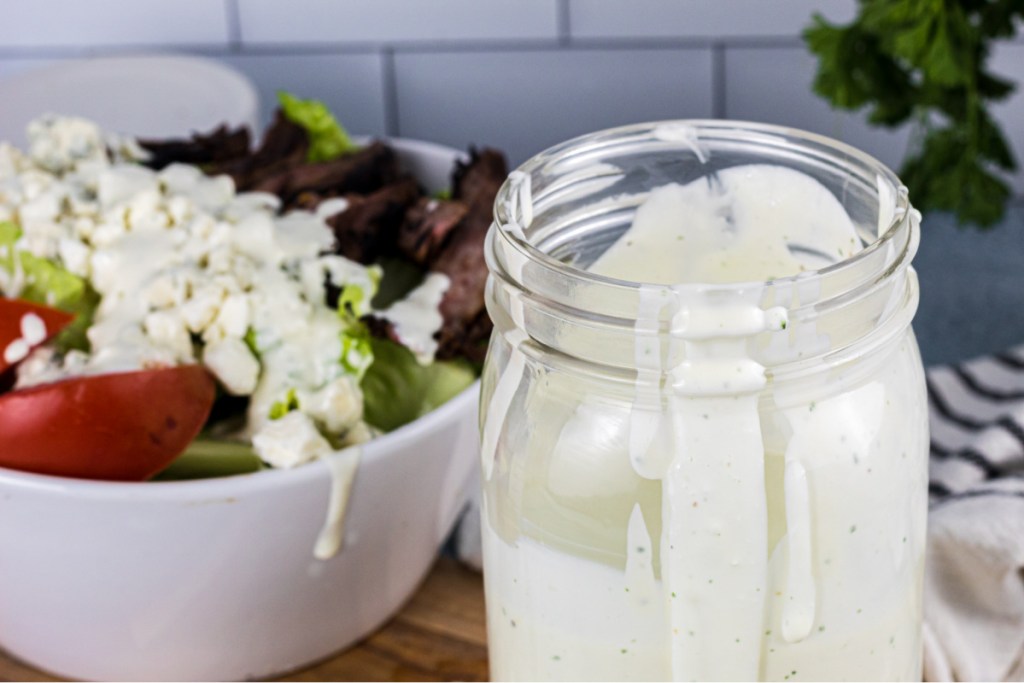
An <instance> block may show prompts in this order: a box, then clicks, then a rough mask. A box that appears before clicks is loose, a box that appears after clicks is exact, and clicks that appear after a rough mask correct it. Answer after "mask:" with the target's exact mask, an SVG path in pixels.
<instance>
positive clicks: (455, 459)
mask: <svg viewBox="0 0 1024 683" xmlns="http://www.w3.org/2000/svg"><path fill="white" fill-rule="evenodd" d="M392 142H393V144H394V145H395V147H396V148H397V149H398V150H399V153H400V154H401V155H402V156H403V157H404V158H405V159H406V161H407V168H411V170H413V172H414V173H416V174H417V176H418V177H419V178H420V179H421V180H422V181H423V182H424V183H425V184H426V185H427V186H428V187H431V188H433V189H437V188H440V187H444V186H446V185H447V177H448V174H449V172H450V170H451V164H452V162H453V160H454V158H455V157H456V155H457V152H455V151H454V150H451V149H448V148H443V147H440V146H437V145H431V144H428V143H419V142H411V141H401V140H398V141H392ZM478 393H479V388H478V385H477V384H474V385H473V386H472V387H470V388H469V389H467V390H465V391H464V392H462V393H461V394H459V395H458V396H457V397H455V398H454V399H452V400H451V401H449V402H448V403H446V404H445V405H443V406H441V407H440V408H438V409H437V410H435V411H433V412H432V413H430V414H429V415H427V416H425V417H423V418H421V419H419V420H417V421H415V422H413V423H411V424H409V425H406V426H405V427H402V428H401V429H398V430H396V431H394V432H392V433H390V434H387V435H385V436H383V437H381V438H379V439H376V440H374V441H372V442H370V443H369V444H366V446H365V447H364V449H363V455H362V458H361V462H360V465H359V470H358V472H357V474H356V477H355V482H354V484H353V487H352V493H351V497H350V499H349V508H348V516H347V518H346V523H345V539H344V545H343V547H342V549H341V551H340V552H339V553H338V554H337V555H336V556H334V557H333V558H331V559H328V560H325V561H322V560H318V559H316V558H314V556H313V547H314V545H315V543H316V539H317V536H318V534H319V532H320V530H321V528H322V527H323V525H324V521H325V519H326V514H327V506H328V498H329V493H330V490H331V476H330V473H329V472H328V468H327V465H326V464H325V463H323V462H314V463H311V464H308V465H304V466H301V467H298V468H296V469H294V470H265V471H262V472H258V473H255V474H251V475H244V476H238V477H229V478H223V479H206V480H197V481H186V482H162V483H141V484H138V483H136V484H126V483H107V482H91V481H82V480H74V479H65V478H60V477H48V476H41V475H34V474H26V473H23V472H15V471H12V470H5V469H0V647H2V648H4V649H5V650H7V651H8V652H10V653H11V654H12V655H14V656H15V657H17V658H19V659H21V660H23V661H25V662H27V663H29V664H32V665H34V666H37V667H39V668H41V669H44V670H47V671H50V672H53V673H56V674H60V675H63V676H68V677H74V678H90V679H103V680H152V679H165V680H167V679H169V680H190V679H202V680H226V679H249V678H266V677H271V676H274V675H275V674H280V673H283V672H286V671H289V670H293V669H297V668H300V667H303V666H305V665H307V664H310V663H312V662H315V661H316V660H319V659H322V658H324V657H326V656H328V655H330V654H331V653H333V652H336V651H338V650H340V649H342V648H344V647H346V646H348V645H350V644H352V643H353V642H355V641H356V640H358V639H359V638H361V637H363V636H365V635H366V634H368V633H369V632H371V631H372V630H373V629H375V628H376V627H377V626H379V625H380V624H382V623H383V622H384V621H385V620H387V619H388V617H390V616H391V615H392V614H394V612H395V611H396V610H397V609H398V608H399V607H400V606H401V605H402V604H403V603H404V602H405V601H406V599H407V598H408V597H409V596H410V595H411V594H412V592H413V591H414V590H415V588H416V587H417V585H418V584H419V582H420V581H421V580H422V578H423V577H424V575H425V573H426V572H427V570H428V569H429V568H430V566H431V564H432V562H433V560H434V558H435V556H436V554H437V551H438V548H439V546H440V544H441V543H442V542H443V541H444V539H445V538H446V536H447V535H448V533H449V532H450V530H451V528H452V525H453V523H454V521H455V519H456V517H457V516H458V513H459V512H460V510H461V509H462V508H463V506H464V504H465V499H466V490H467V484H468V483H469V482H470V481H471V476H472V474H473V472H474V470H475V467H476V459H477V457H478V455H477V454H478V445H477V444H478V441H477V399H478Z"/></svg>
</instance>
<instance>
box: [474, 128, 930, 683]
mask: <svg viewBox="0 0 1024 683" xmlns="http://www.w3.org/2000/svg"><path fill="white" fill-rule="evenodd" d="M749 164H767V165H771V166H780V167H784V168H788V169H793V170H795V171H799V172H800V173H802V174H806V175H807V176H810V177H811V178H813V179H814V180H815V181H817V183H820V185H815V187H819V188H820V187H821V186H823V187H824V188H825V189H826V190H827V192H826V194H829V195H831V196H832V197H834V198H835V200H837V201H838V203H839V205H841V207H842V209H844V210H845V212H846V214H848V216H849V219H850V221H851V224H852V226H853V227H852V229H854V230H855V237H852V238H851V239H850V241H851V242H854V244H851V245H850V248H849V249H846V250H842V249H840V250H837V251H836V252H835V253H831V254H829V253H822V252H821V251H819V250H815V249H814V248H812V247H809V246H807V245H806V244H799V243H788V244H787V247H788V249H789V251H790V252H791V253H792V254H793V255H795V256H798V257H799V258H800V259H801V263H805V264H810V265H808V266H807V267H806V270H805V271H804V272H799V273H796V274H793V275H789V276H786V277H775V278H774V279H768V278H764V279H761V280H759V281H751V282H727V283H707V282H692V283H689V284H681V285H678V284H673V285H659V284H644V283H643V282H642V280H643V278H642V277H639V278H636V279H637V280H639V281H627V280H621V279H615V278H612V277H607V276H603V275H599V274H596V273H594V272H589V271H588V268H590V267H591V266H592V265H593V264H594V263H595V261H596V260H597V259H598V257H600V256H602V254H604V252H606V251H607V250H608V249H609V248H610V246H611V245H613V244H614V243H615V242H616V241H617V240H618V238H619V237H620V236H622V235H623V234H624V232H625V231H626V230H627V229H629V228H630V226H631V225H632V223H633V220H634V216H635V215H636V213H637V210H638V207H639V206H641V205H642V204H643V203H644V201H645V200H646V199H647V198H648V197H649V196H650V195H651V193H652V191H654V190H656V189H657V188H659V187H662V186H664V185H666V184H668V183H683V184H685V183H691V184H692V183H693V182H694V181H696V180H698V179H702V178H703V179H705V180H704V181H706V182H707V183H708V187H709V188H713V187H715V186H716V185H719V184H721V179H722V178H725V177H726V175H728V169H730V168H732V167H739V166H742V165H749ZM732 177H735V175H734V176H732ZM704 181H702V182H704ZM812 199H813V200H812ZM820 199H821V198H820V197H818V198H817V199H814V198H812V197H810V196H808V197H807V202H806V205H805V206H802V207H801V208H800V209H799V211H800V212H804V213H806V212H817V211H819V209H820V206H821V201H820ZM765 201H770V197H767V196H766V198H765ZM829 201H832V200H831V199H829ZM812 218H813V216H812ZM677 220H678V221H686V220H687V216H686V215H679V216H678V217H677ZM919 221H920V215H919V214H918V213H917V212H916V211H915V210H913V208H912V207H911V206H910V204H909V202H908V199H907V193H906V190H905V188H903V187H902V186H901V185H900V183H899V180H898V178H896V176H895V175H894V174H893V173H892V172H891V171H890V170H889V169H887V168H886V167H884V166H883V165H882V164H880V163H879V162H877V161H876V160H874V159H872V158H871V157H869V156H867V155H865V154H863V153H861V152H859V151H857V150H855V149H853V148H851V147H848V146H846V145H844V144H841V143H838V142H836V141H833V140H829V139H827V138H823V137H821V136H818V135H813V134H809V133H804V132H800V131H796V130H793V129H789V128H781V127H774V126H767V125H757V124H747V123H735V122H729V121H687V122H666V123H660V124H643V125H636V126H628V127H624V128H617V129H613V130H609V131H604V132H599V133H595V134H592V135H588V136H584V137H581V138H577V139H575V140H571V141H569V142H566V143H563V144H561V145H559V146H556V147H553V148H551V149H549V150H548V151H546V152H544V153H542V154H539V155H538V156H536V157H534V158H532V159H531V160H529V161H527V162H526V163H525V164H523V165H522V166H521V167H520V168H519V169H518V171H516V172H514V173H512V174H511V176H510V178H509V180H508V182H506V183H505V185H504V186H503V187H502V189H501V191H500V193H499V195H498V198H497V200H496V204H495V225H494V226H493V227H492V229H491V231H490V234H489V236H488V240H487V245H486V253H487V259H488V265H489V268H490V279H489V281H488V288H487V295H486V296H487V306H488V310H489V312H490V315H491V318H492V319H493V320H494V324H495V331H494V334H493V336H492V339H491V344H490V349H489V353H488V357H487V362H486V365H485V368H484V373H483V394H482V403H481V405H482V418H481V428H482V442H483V446H482V466H483V479H484V482H483V487H484V489H483V520H482V528H483V543H484V572H485V574H484V578H485V584H486V597H487V624H488V636H489V642H490V657H491V672H492V676H493V677H494V678H495V679H496V680H800V679H811V680H836V679H853V680H907V681H909V680H915V681H919V680H921V622H922V605H921V595H922V581H923V579H922V574H923V564H924V544H925V519H926V508H927V470H926V466H927V453H928V426H927V410H926V394H925V388H924V376H923V370H922V366H921V359H920V356H919V353H918V349H917V344H916V342H915V340H914V336H913V332H912V331H911V328H910V322H911V318H912V317H913V315H914V312H915V310H916V308H917V303H918V287H917V278H916V275H915V273H914V271H913V269H912V268H911V267H910V261H911V259H912V257H913V255H914V253H915V251H916V249H917V244H918V239H919ZM766 229H767V228H766ZM851 234H853V233H851ZM636 265H637V268H636V272H640V273H643V272H644V269H645V268H646V267H647V266H648V265H649V264H643V263H642V264H636ZM651 265H653V264H651Z"/></svg>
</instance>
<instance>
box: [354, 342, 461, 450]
mask: <svg viewBox="0 0 1024 683" xmlns="http://www.w3.org/2000/svg"><path fill="white" fill-rule="evenodd" d="M370 344H371V346H372V348H373V363H372V364H371V365H370V367H369V369H368V370H367V371H366V374H365V375H364V376H363V380H362V382H361V383H360V388H361V389H362V390H363V406H364V414H365V417H366V421H367V422H368V423H370V424H371V425H373V426H374V427H377V428H378V429H382V430H384V431H386V432H388V431H391V430H393V429H397V428H398V427H401V426H402V425H404V424H408V423H409V422H412V421H413V420H415V419H416V418H418V417H422V416H423V415H426V414H427V413H429V412H430V411H431V410H433V409H434V408H437V407H438V406H440V405H442V404H443V403H445V402H446V401H448V400H450V399H451V398H453V397H454V396H455V395H456V394H458V393H459V392H461V391H462V390H463V389H465V388H466V387H468V386H469V385H470V384H472V383H473V382H474V381H475V380H476V372H475V371H474V370H473V368H472V366H471V365H470V364H469V363H467V362H465V361H435V362H433V363H431V364H430V365H426V366H423V365H420V364H419V363H418V362H417V361H416V357H415V356H413V354H412V352H411V351H409V350H408V349H407V348H405V347H404V346H401V345H399V344H396V343H394V342H392V341H388V340H386V339H371V340H370Z"/></svg>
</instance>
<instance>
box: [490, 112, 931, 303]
mask: <svg viewBox="0 0 1024 683" xmlns="http://www.w3.org/2000/svg"><path fill="white" fill-rule="evenodd" d="M665 126H670V127H674V126H687V127H690V128H693V129H695V130H697V131H718V132H726V131H734V132H737V133H740V134H745V135H747V136H748V141H749V138H750V136H751V135H753V136H755V137H754V138H753V140H754V141H757V142H762V143H765V142H772V143H774V144H781V145H783V146H786V147H790V148H792V149H793V150H794V151H798V150H799V148H798V147H797V146H796V145H793V144H792V143H791V142H790V141H799V142H802V143H805V144H806V145H807V147H806V149H805V150H804V151H806V150H810V149H813V147H812V146H813V145H816V146H818V147H819V148H820V150H821V151H822V152H831V153H832V154H831V156H833V157H837V158H843V159H845V160H848V161H853V162H859V164H860V165H861V167H862V168H863V169H864V170H865V171H869V172H871V173H873V174H874V175H875V177H876V179H877V182H879V184H880V183H881V181H882V180H885V181H887V182H888V184H889V186H891V187H892V188H893V193H892V199H893V203H892V209H891V210H892V217H891V219H890V220H889V221H888V223H887V225H886V229H885V230H884V231H880V232H881V234H876V235H875V239H874V240H873V241H871V242H870V243H868V244H867V245H865V246H864V247H863V248H862V249H860V250H859V251H857V252H855V253H853V254H851V255H850V256H847V257H846V258H844V259H842V260H840V261H836V262H835V263H830V264H828V265H826V266H824V267H822V268H817V269H809V270H806V271H803V272H800V273H797V274H794V275H787V276H783V277H778V278H771V279H768V280H748V281H740V282H728V283H713V284H712V283H699V282H696V283H684V284H675V285H664V284H653V283H645V282H641V281H637V280H623V279H619V278H615V277H611V276H607V275H600V274H597V273H593V272H590V271H587V270H584V269H582V268H578V267H576V266H574V265H572V264H569V263H566V262H564V261H562V260H560V259H558V258H555V257H553V256H551V255H550V254H548V253H547V252H545V251H544V250H543V249H541V248H539V247H537V246H536V245H535V244H533V243H532V242H530V240H529V239H527V238H526V236H525V234H524V233H523V228H524V227H529V226H522V225H521V223H520V221H518V220H517V219H516V217H515V216H513V213H515V209H516V206H517V204H516V202H517V200H518V199H519V197H518V192H519V182H517V180H518V179H519V178H522V177H524V176H525V177H530V176H531V174H533V173H535V172H538V171H541V170H543V169H544V168H545V166H548V165H551V164H552V163H558V162H559V161H561V160H563V159H565V158H568V157H570V156H572V155H574V154H579V153H581V152H587V151H592V150H593V149H595V145H598V146H602V143H603V147H602V148H604V149H608V148H610V147H611V145H612V144H615V142H614V141H616V140H619V141H621V142H622V143H626V144H628V143H629V142H630V138H631V137H632V138H641V137H644V136H651V135H652V134H653V133H654V131H656V130H657V129H658V128H660V127H665ZM787 138H788V139H789V140H787ZM534 199H536V198H534ZM912 210H913V209H912V207H911V205H910V201H909V197H908V194H907V191H906V187H905V186H903V184H902V183H901V182H900V180H899V178H898V177H897V175H896V174H895V173H894V172H893V171H892V169H890V168H889V167H888V166H886V165H885V164H883V163H882V162H881V161H879V160H878V159H876V158H875V157H873V156H871V155H870V154H867V153H866V152H863V151H862V150H859V149H857V148H856V147H853V146H851V145H848V144H846V143H844V142H841V141H839V140H835V139H833V138H829V137H827V136H824V135H819V134H817V133H812V132H809V131H804V130H801V129H798V128H791V127H788V126H781V125H776V124H769V123H758V122H752V121H736V120H730V119H668V120H662V121H651V122H647V123H638V124H629V125H625V126H619V127H615V128H609V129H605V130H601V131H597V132H594V133H587V134H585V135H580V136H578V137H575V138H571V139H569V140H567V141H565V142H562V143H559V144H557V145H554V146H552V147H549V148H548V149H546V150H544V151H542V152H540V153H538V154H536V155H534V156H533V157H531V158H529V159H528V160H526V161H525V162H523V163H522V164H521V165H520V166H519V167H518V168H517V169H516V170H514V171H513V172H512V173H511V174H510V175H509V177H508V179H506V181H505V182H504V183H503V184H502V186H501V188H500V189H499V190H498V194H497V196H496V198H495V202H494V225H493V226H492V229H495V231H496V232H497V233H499V234H500V236H501V237H502V238H503V241H505V242H506V243H507V244H508V245H509V246H511V247H513V248H514V249H516V250H517V251H519V252H520V254H521V255H522V256H523V257H525V258H526V259H527V260H528V261H530V262H533V263H535V264H538V265H541V266H543V267H544V268H545V269H549V270H550V271H552V273H554V274H557V275H559V276H562V277H566V278H572V279H575V280H578V281H580V282H586V283H591V284H593V285H597V286H602V287H612V288H624V289H629V290H639V289H640V288H644V289H647V290H654V291H657V290H664V291H665V292H673V293H676V294H678V293H680V292H686V291H695V292H696V291H700V292H704V293H706V292H714V291H720V292H729V291H745V290H749V289H750V288H751V287H764V286H768V285H787V284H795V283H797V282H804V281H807V280H808V279H813V278H815V277H828V276H833V275H837V274H842V273H844V272H847V271H849V270H853V269H856V268H858V267H859V266H860V265H861V264H863V263H864V262H865V261H867V260H869V259H870V258H872V256H873V255H875V254H877V253H878V252H879V251H880V250H882V249H884V248H885V247H886V245H888V244H891V243H892V242H894V241H895V240H896V238H897V236H898V235H899V234H900V232H902V229H903V226H904V225H905V223H906V218H907V216H908V214H909V213H910V211H912ZM520 215H522V208H521V207H520ZM916 250H917V241H916V240H909V241H908V244H907V248H906V249H901V250H897V251H896V252H895V253H894V254H893V257H894V259H893V260H894V261H897V262H899V261H901V260H905V261H907V262H909V261H910V260H911V259H912V258H913V255H914V253H915V252H916ZM908 252H909V253H908ZM896 265H897V263H887V264H886V269H889V268H892V267H895V266H896Z"/></svg>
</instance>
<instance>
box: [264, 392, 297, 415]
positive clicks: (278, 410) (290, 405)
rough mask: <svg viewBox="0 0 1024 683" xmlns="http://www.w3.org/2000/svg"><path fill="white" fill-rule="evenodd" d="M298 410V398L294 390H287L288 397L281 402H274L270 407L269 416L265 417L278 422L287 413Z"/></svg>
mask: <svg viewBox="0 0 1024 683" xmlns="http://www.w3.org/2000/svg"><path fill="white" fill-rule="evenodd" d="M298 409H299V397H298V396H297V395H296V394H295V389H289V390H288V395H287V396H285V399H284V400H283V401H274V403H273V404H272V405H271V406H270V414H269V415H268V416H267V417H269V418H270V419H271V420H280V419H281V418H282V417H284V416H285V415H287V414H288V413H290V412H292V411H293V410H298Z"/></svg>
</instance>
